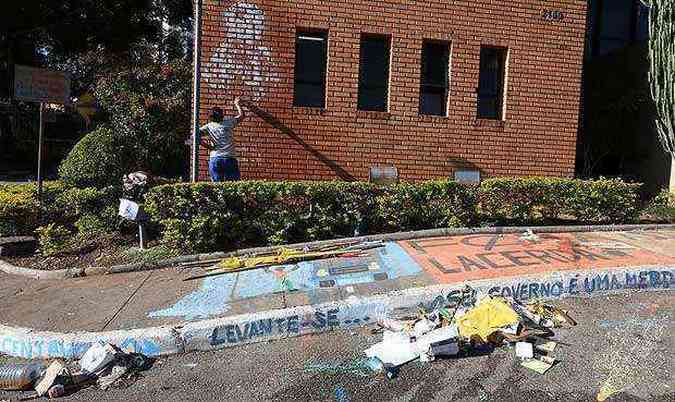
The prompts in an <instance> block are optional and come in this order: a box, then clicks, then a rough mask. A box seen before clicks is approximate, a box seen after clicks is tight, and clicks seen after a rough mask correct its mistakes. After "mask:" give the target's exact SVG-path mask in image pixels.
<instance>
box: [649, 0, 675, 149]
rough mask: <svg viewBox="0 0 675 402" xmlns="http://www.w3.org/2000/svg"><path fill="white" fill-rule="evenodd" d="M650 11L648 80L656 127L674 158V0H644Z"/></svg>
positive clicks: (660, 138) (665, 147)
mask: <svg viewBox="0 0 675 402" xmlns="http://www.w3.org/2000/svg"><path fill="white" fill-rule="evenodd" d="M644 3H645V4H646V5H648V6H650V12H649V56H650V57H649V58H650V62H651V65H650V72H649V82H650V86H651V92H652V98H653V99H654V103H655V105H656V110H657V119H656V127H657V131H658V134H659V140H660V141H661V144H662V145H663V148H664V149H665V150H666V152H668V153H670V155H671V156H672V157H673V158H675V0H645V1H644Z"/></svg>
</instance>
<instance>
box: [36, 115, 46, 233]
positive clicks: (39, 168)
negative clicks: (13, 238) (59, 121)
mask: <svg viewBox="0 0 675 402" xmlns="http://www.w3.org/2000/svg"><path fill="white" fill-rule="evenodd" d="M44 130H45V104H44V102H40V131H39V134H38V160H37V188H38V214H41V213H42V144H43V142H44ZM40 220H41V219H40Z"/></svg>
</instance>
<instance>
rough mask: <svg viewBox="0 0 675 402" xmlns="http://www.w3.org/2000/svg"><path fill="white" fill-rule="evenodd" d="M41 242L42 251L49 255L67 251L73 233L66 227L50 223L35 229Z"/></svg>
mask: <svg viewBox="0 0 675 402" xmlns="http://www.w3.org/2000/svg"><path fill="white" fill-rule="evenodd" d="M35 233H36V234H37V236H38V242H39V243H40V252H41V253H42V255H44V256H46V257H48V256H52V255H56V254H59V253H63V252H65V251H67V247H68V241H69V240H70V235H71V233H70V232H69V231H68V229H66V228H65V227H63V226H61V225H59V224H56V223H50V224H48V225H46V226H40V227H39V228H37V229H36V230H35Z"/></svg>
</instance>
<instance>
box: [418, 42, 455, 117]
mask: <svg viewBox="0 0 675 402" xmlns="http://www.w3.org/2000/svg"><path fill="white" fill-rule="evenodd" d="M449 67H450V44H449V43H447V42H438V41H424V43H423V44H422V71H421V80H420V114H428V115H435V116H446V115H447V111H448V82H449V73H448V70H449Z"/></svg>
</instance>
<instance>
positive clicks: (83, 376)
mask: <svg viewBox="0 0 675 402" xmlns="http://www.w3.org/2000/svg"><path fill="white" fill-rule="evenodd" d="M151 365H152V361H151V360H150V359H148V358H146V357H145V356H143V355H141V354H137V353H125V352H123V351H122V350H120V349H119V348H117V347H116V346H114V345H112V344H109V343H105V342H97V343H95V344H93V345H92V346H91V347H90V348H89V349H88V350H87V351H86V352H85V353H84V355H83V356H82V358H81V359H80V361H79V364H78V365H77V366H79V367H69V365H68V364H66V362H64V361H62V360H54V361H52V362H51V364H50V365H49V366H45V365H44V364H43V363H25V364H4V365H0V389H3V390H13V391H26V390H29V389H31V388H32V389H33V390H34V391H35V392H32V393H30V394H29V395H27V396H23V397H22V398H21V400H31V399H37V398H40V397H43V396H44V397H48V398H50V399H53V398H58V397H61V396H64V395H69V394H71V393H73V392H75V391H77V390H79V389H83V388H87V387H89V386H92V385H98V387H99V388H100V389H102V390H107V389H108V388H110V387H112V386H113V385H117V384H121V383H123V382H125V381H127V380H129V379H132V378H133V377H134V376H136V375H137V374H138V373H139V372H140V371H145V370H147V369H149V368H150V366H151ZM73 366H75V365H73Z"/></svg>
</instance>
